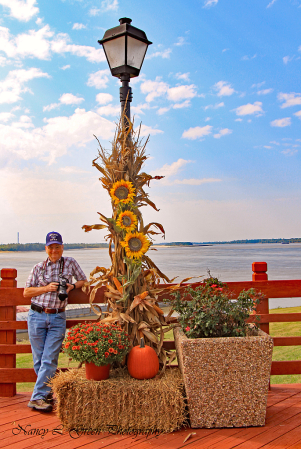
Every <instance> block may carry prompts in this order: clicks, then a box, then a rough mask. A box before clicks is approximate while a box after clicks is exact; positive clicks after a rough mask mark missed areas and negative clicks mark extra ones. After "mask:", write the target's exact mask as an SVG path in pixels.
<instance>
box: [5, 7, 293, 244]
mask: <svg viewBox="0 0 301 449" xmlns="http://www.w3.org/2000/svg"><path fill="white" fill-rule="evenodd" d="M121 17H129V18H131V19H132V25H133V26H135V27H137V28H140V29H142V30H143V31H145V33H146V35H147V38H148V39H149V40H150V41H152V42H153V44H152V45H150V46H149V48H148V51H147V55H146V58H145V60H144V63H143V67H142V70H141V72H140V76H139V77H137V78H135V79H133V80H132V82H131V87H132V89H133V102H132V103H131V111H132V114H133V116H134V122H135V127H136V128H137V127H138V126H139V125H140V124H141V133H142V136H144V138H146V137H147V136H148V135H149V136H150V140H149V142H148V144H147V154H148V155H149V159H148V160H147V162H146V164H145V166H144V171H146V172H147V173H151V174H152V175H162V176H165V178H164V179H162V180H160V181H153V182H152V183H151V186H150V189H149V191H148V193H149V195H150V199H151V200H152V201H153V202H155V204H156V205H157V207H158V208H159V209H160V211H159V212H156V211H155V210H153V209H152V208H150V207H148V208H144V209H143V210H142V212H143V214H144V221H145V223H147V222H148V221H149V222H152V221H156V222H160V223H162V225H163V226H164V227H165V230H166V241H167V242H171V241H194V242H206V241H223V240H234V239H253V238H290V237H301V226H300V224H301V207H300V206H301V201H300V200H301V188H300V185H301V183H300V175H301V171H300V159H301V84H300V72H301V70H300V69H301V31H300V30H301V27H300V23H301V0H252V1H249V2H247V1H241V0H231V1H230V0H189V1H188V2H183V1H181V0H172V1H170V0H165V1H163V2H162V0H144V1H143V2H141V1H138V0H131V1H125V0H64V1H63V0H51V1H49V0H0V71H1V77H0V136H1V138H0V198H1V199H0V208H1V209H0V210H1V213H0V243H14V242H16V241H17V233H18V232H19V235H20V243H28V242H44V241H45V236H46V234H47V233H48V232H49V231H58V232H61V233H62V235H63V238H64V241H65V242H66V243H75V242H86V243H94V242H104V236H105V232H104V231H91V232H90V233H84V231H83V230H82V229H81V227H82V225H84V224H90V225H91V224H95V223H98V222H99V218H98V217H99V216H98V214H97V212H101V213H103V214H104V215H107V216H110V214H111V205H110V198H109V196H108V194H107V192H106V191H105V190H104V189H103V188H102V186H101V183H100V182H99V179H98V178H99V172H98V171H97V170H96V169H95V168H93V167H92V160H93V159H94V158H95V157H97V155H98V144H97V141H96V139H95V137H94V136H93V135H95V136H97V138H98V139H99V141H100V142H101V144H102V146H103V147H104V148H106V149H110V148H111V142H112V139H113V136H114V130H115V127H116V123H117V121H118V118H119V115H120V103H119V87H120V81H119V80H118V79H117V78H114V77H112V76H111V74H110V71H109V67H108V64H107V61H106V58H105V56H104V53H103V50H102V47H101V46H100V45H99V44H98V42H97V41H98V40H99V39H102V37H103V35H104V32H105V31H106V30H107V29H109V28H113V27H115V26H118V25H119V22H118V20H119V18H121ZM157 241H158V242H162V239H161V238H160V239H158V240H157Z"/></svg>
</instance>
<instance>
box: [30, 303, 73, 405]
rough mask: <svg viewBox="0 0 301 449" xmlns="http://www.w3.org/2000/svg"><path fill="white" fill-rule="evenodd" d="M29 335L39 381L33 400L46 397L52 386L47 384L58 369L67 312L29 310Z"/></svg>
mask: <svg viewBox="0 0 301 449" xmlns="http://www.w3.org/2000/svg"><path fill="white" fill-rule="evenodd" d="M27 325H28V335H29V340H30V344H31V350H32V358H33V364H34V370H35V373H36V375H37V381H36V384H35V387H34V390H33V393H32V396H31V401H35V400H37V399H44V398H45V397H46V396H47V394H48V393H50V391H51V388H50V387H48V386H47V385H46V383H47V382H48V380H49V379H51V378H52V377H53V376H54V374H55V372H56V369H57V364H58V358H59V353H60V349H61V346H62V342H63V340H64V337H65V332H66V312H61V313H53V314H50V313H45V312H42V313H39V312H36V311H35V310H32V309H30V310H29V312H28V319H27Z"/></svg>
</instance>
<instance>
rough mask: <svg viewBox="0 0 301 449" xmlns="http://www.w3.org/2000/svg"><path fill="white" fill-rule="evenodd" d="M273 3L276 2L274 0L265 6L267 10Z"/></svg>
mask: <svg viewBox="0 0 301 449" xmlns="http://www.w3.org/2000/svg"><path fill="white" fill-rule="evenodd" d="M275 1H276V0H272V1H271V2H270V3H269V4H268V5H267V8H270V7H271V6H272V5H273V4H274V3H275Z"/></svg>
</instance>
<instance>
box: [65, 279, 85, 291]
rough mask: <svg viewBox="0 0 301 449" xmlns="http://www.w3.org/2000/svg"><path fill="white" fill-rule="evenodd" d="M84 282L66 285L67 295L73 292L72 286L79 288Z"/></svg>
mask: <svg viewBox="0 0 301 449" xmlns="http://www.w3.org/2000/svg"><path fill="white" fill-rule="evenodd" d="M85 282H86V281H77V282H75V284H67V286H68V288H67V293H69V292H70V291H72V290H75V289H74V287H73V285H75V288H81V287H82V286H83V285H84V283H85Z"/></svg>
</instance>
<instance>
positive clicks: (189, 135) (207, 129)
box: [182, 125, 212, 140]
mask: <svg viewBox="0 0 301 449" xmlns="http://www.w3.org/2000/svg"><path fill="white" fill-rule="evenodd" d="M211 130H212V126H210V125H206V126H203V127H200V126H196V127H195V128H189V129H188V130H187V131H184V132H183V134H182V137H183V138H184V139H189V140H195V139H199V138H201V137H204V136H208V134H211Z"/></svg>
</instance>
